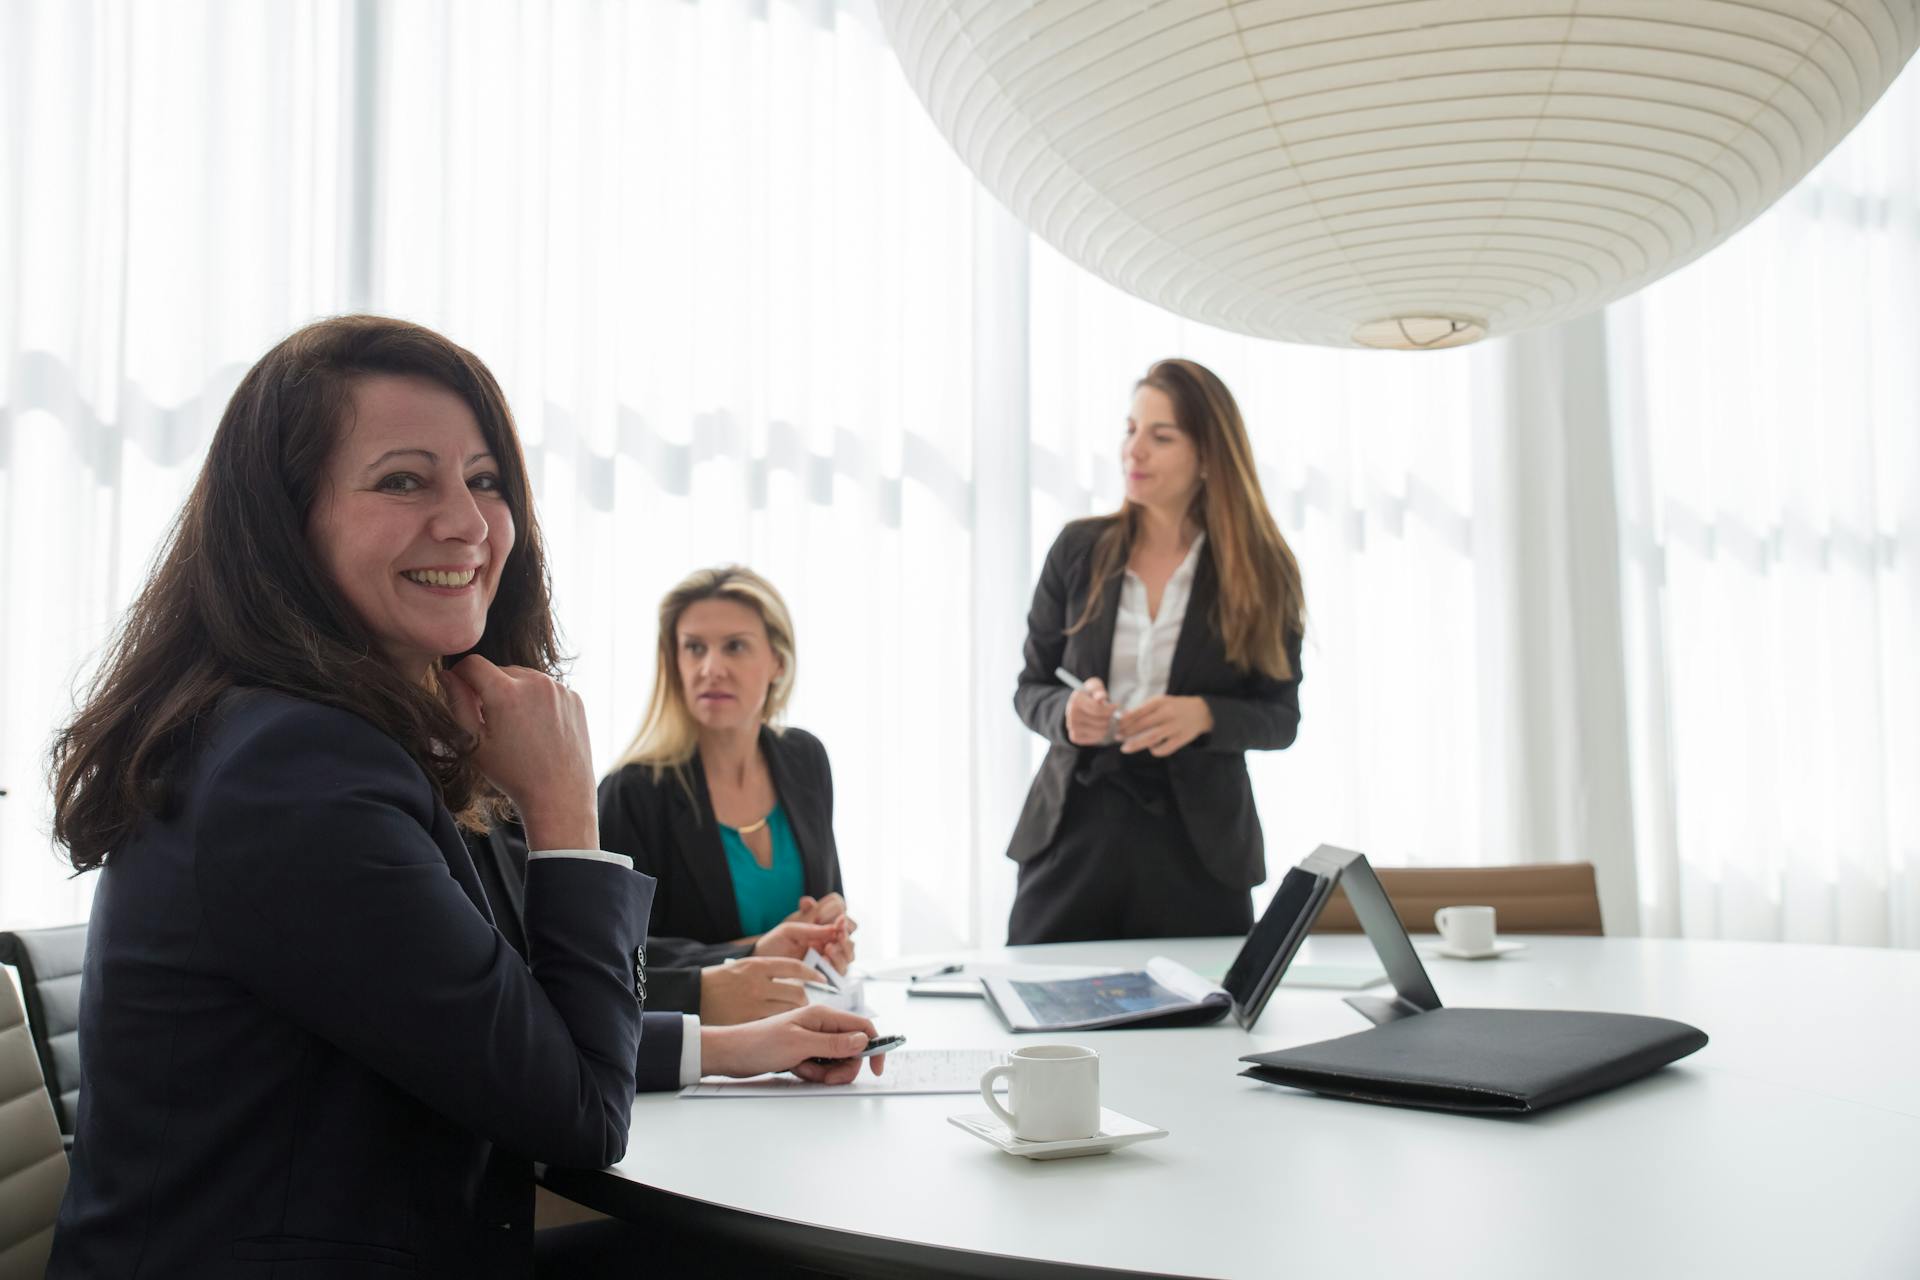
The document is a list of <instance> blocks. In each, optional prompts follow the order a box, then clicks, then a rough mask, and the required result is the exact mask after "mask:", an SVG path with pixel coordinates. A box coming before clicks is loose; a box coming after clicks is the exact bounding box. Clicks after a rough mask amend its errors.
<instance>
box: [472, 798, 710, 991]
mask: <svg viewBox="0 0 1920 1280" xmlns="http://www.w3.org/2000/svg"><path fill="white" fill-rule="evenodd" d="M460 835H461V838H462V839H464V840H465V841H466V842H467V852H468V853H469V854H471V855H473V865H474V868H475V870H477V871H479V873H480V883H481V884H482V885H484V886H485V887H486V891H487V898H488V899H489V900H490V901H492V902H494V903H497V904H499V905H500V909H499V911H498V912H497V913H496V914H495V916H494V923H495V924H497V925H499V926H500V932H501V933H502V934H503V935H505V937H506V939H507V941H508V942H511V943H512V944H513V946H514V950H516V951H519V952H520V953H521V954H523V955H524V954H525V953H526V946H527V944H526V934H525V933H524V931H523V930H524V926H523V924H522V923H521V922H522V921H523V920H524V919H525V917H526V911H527V893H526V883H527V833H526V832H525V831H524V830H522V829H521V827H520V824H519V823H517V822H496V823H493V824H492V825H490V826H489V827H488V828H487V829H486V830H485V831H462V832H461V833H460ZM652 947H653V940H652V939H651V938H649V939H648V940H647V947H646V949H644V950H643V951H642V959H641V974H640V976H641V990H642V991H643V993H644V995H645V1003H646V1006H647V1008H649V1009H651V1010H653V1011H654V1012H656V1013H665V1012H669V1011H671V1012H674V1013H695V1014H697V1013H699V1012H700V968H699V966H698V965H687V966H678V965H676V966H668V967H663V965H662V962H661V960H660V959H659V957H657V956H655V955H654V954H653V952H652ZM669 950H671V948H670V947H669ZM735 950H736V951H737V950H739V949H738V948H735Z"/></svg>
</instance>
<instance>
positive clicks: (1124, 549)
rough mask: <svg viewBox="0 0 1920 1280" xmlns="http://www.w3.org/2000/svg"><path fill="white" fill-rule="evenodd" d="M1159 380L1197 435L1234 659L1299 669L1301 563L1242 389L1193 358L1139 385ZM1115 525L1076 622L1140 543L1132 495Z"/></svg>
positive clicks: (1221, 626) (1199, 505)
mask: <svg viewBox="0 0 1920 1280" xmlns="http://www.w3.org/2000/svg"><path fill="white" fill-rule="evenodd" d="M1141 387H1153V388H1155V389H1156V390H1158V391H1160V392H1161V393H1163V394H1164V395H1165V396H1166V397H1167V399H1169V400H1171V401H1173V420H1174V425H1175V426H1176V427H1178V428H1179V429H1180V430H1181V431H1182V432H1184V433H1185V434H1186V436H1187V438H1188V439H1190V440H1192V441H1193V446H1194V451H1195V452H1196V453H1197V454H1198V455H1199V458H1200V473H1201V475H1202V476H1203V477H1204V478H1203V479H1202V481H1201V484H1200V491H1199V492H1198V493H1196V494H1195V495H1194V499H1193V508H1192V511H1191V514H1192V516H1193V519H1194V522H1195V523H1196V524H1198V525H1199V526H1200V528H1201V529H1202V531H1204V532H1205V533H1206V535H1207V554H1209V555H1211V556H1212V557H1213V563H1214V569H1215V571H1216V572H1217V574H1218V575H1219V581H1220V591H1219V595H1218V596H1217V598H1216V600H1215V602H1214V613H1213V622H1214V627H1215V629H1216V630H1218V631H1219V633H1220V639H1221V641H1222V643H1223V645H1224V647H1225V649H1226V653H1227V661H1228V662H1229V663H1231V664H1232V665H1233V666H1235V667H1238V668H1239V669H1240V670H1242V671H1259V672H1261V673H1262V674H1264V675H1267V676H1271V677H1273V678H1274V679H1276V680H1288V679H1291V678H1292V677H1293V662H1292V660H1291V659H1290V658H1289V657H1288V656H1287V643H1288V640H1289V638H1290V637H1294V636H1301V635H1304V634H1305V633H1306V617H1307V603H1306V596H1305V595H1304V593H1303V591H1302V588H1301V585H1300V563H1299V561H1297V560H1295V559H1294V557H1293V549H1292V548H1291V547H1289V546H1288V545H1287V540H1286V539H1285V538H1283V537H1281V536H1280V526H1279V525H1277V524H1275V523H1274V520H1273V513H1272V512H1270V511H1269V510H1267V499H1266V496H1265V495H1264V494H1262V493H1261V491H1260V474H1259V472H1258V470H1257V469H1256V468H1255V466H1254V462H1253V445H1252V444H1251V443H1250V442H1249V441H1248V439H1247V424H1246V423H1245V421H1243V420H1242V419H1241V417H1240V406H1239V405H1237V404H1235V403H1234V399H1233V393H1232V392H1230V391H1228V390H1227V384H1226V383H1224V382H1222V381H1220V379H1219V378H1218V377H1216V376H1215V375H1214V373H1213V371H1212V370H1210V369H1208V368H1207V367H1206V366H1204V365H1201V364H1196V363H1195V362H1194V361H1192V360H1162V361H1160V362H1159V363H1158V364H1156V365H1154V366H1153V367H1152V368H1151V369H1148V370H1147V376H1146V377H1144V378H1142V379H1140V381H1139V382H1137V383H1135V384H1134V390H1136V391H1137V390H1139V389H1140V388H1141ZM1105 519H1106V521H1107V522H1108V524H1107V528H1106V529H1105V531H1103V532H1102V533H1101V535H1100V538H1099V540H1098V541H1097V542H1095V543H1094V548H1093V582H1092V586H1091V588H1090V589H1089V590H1088V592H1087V604H1086V608H1085V609H1083V610H1081V613H1080V617H1079V619H1078V620H1077V621H1076V622H1075V623H1074V624H1073V627H1072V629H1073V630H1074V631H1078V630H1079V629H1080V628H1082V627H1084V626H1086V625H1087V624H1088V623H1090V622H1091V621H1092V620H1093V618H1094V616H1095V615H1096V614H1097V613H1098V612H1099V610H1100V600H1101V597H1102V596H1104V595H1105V594H1106V591H1107V586H1108V583H1109V582H1111V581H1112V580H1114V579H1115V578H1118V577H1119V576H1120V571H1121V570H1122V568H1124V567H1125V565H1126V563H1127V557H1128V556H1129V555H1131V554H1132V552H1133V539H1134V536H1135V534H1136V533H1137V531H1138V529H1139V523H1140V511H1139V508H1138V507H1137V506H1136V505H1135V504H1134V503H1131V502H1125V503H1122V504H1121V507H1120V510H1119V511H1117V512H1115V513H1114V514H1113V515H1111V516H1107V517H1105Z"/></svg>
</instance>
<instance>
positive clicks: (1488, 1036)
mask: <svg viewBox="0 0 1920 1280" xmlns="http://www.w3.org/2000/svg"><path fill="white" fill-rule="evenodd" d="M1706 1042H1707V1037H1706V1034H1705V1033H1704V1032H1702V1031H1700V1030H1699V1029H1697V1028H1695V1027H1690V1026H1688V1025H1687V1024H1686V1023H1684V1022H1673V1021H1670V1020H1668V1019H1666V1018H1648V1017H1642V1016H1640V1015H1637V1014H1627V1013H1579V1012H1571V1011H1563V1010H1557V1009H1451V1008H1441V1009H1429V1010H1427V1011H1425V1012H1423V1013H1420V1014H1418V1015H1416V1016H1413V1017H1406V1018H1400V1019H1397V1020H1395V1021H1392V1022H1388V1023H1386V1024H1384V1025H1382V1026H1377V1027H1373V1028H1370V1029H1369V1030H1366V1031H1360V1032H1356V1033H1354V1034H1353V1035H1350V1036H1341V1037H1340V1038H1338V1039H1336V1040H1322V1041H1320V1042H1319V1043H1318V1044H1308V1045H1301V1046H1300V1047H1298V1048H1295V1049H1281V1050H1278V1051H1276V1052H1273V1053H1258V1054H1253V1055H1251V1056H1249V1057H1245V1058H1242V1059H1241V1061H1242V1062H1247V1063H1251V1064H1252V1065H1251V1066H1249V1067H1248V1068H1247V1069H1246V1070H1245V1071H1243V1072H1241V1073H1240V1074H1241V1075H1244V1076H1251V1077H1252V1078H1254V1079H1255V1080H1261V1081H1264V1082H1265V1083H1267V1084H1279V1085H1290V1086H1292V1087H1293V1088H1296V1089H1306V1090H1309V1091H1311V1092H1313V1093H1323V1094H1328V1095H1330V1096H1333V1097H1337V1098H1352V1099H1354V1100H1356V1101H1359V1102H1384V1103H1391V1104H1393V1105H1395V1106H1402V1107H1428V1108H1432V1109H1434V1110H1439V1111H1469V1112H1479V1113H1490V1114H1496V1115H1498V1114H1514V1115H1518V1114H1524V1113H1527V1112H1533V1111H1542V1110H1545V1109H1546V1108H1548V1107H1551V1106H1554V1105H1555V1104H1557V1103H1561V1102H1566V1101H1568V1100H1570V1099H1573V1098H1579V1097H1584V1096H1585V1095H1587V1094H1590V1093H1598V1092H1600V1091H1601V1090H1602V1089H1611V1088H1613V1087H1614V1086H1615V1085H1618V1084H1625V1083H1626V1082H1627V1081H1629V1080H1636V1079H1638V1078H1639V1077H1641V1076H1644V1075H1646V1074H1647V1073H1648V1072H1651V1071H1657V1070H1658V1069H1660V1068H1661V1067H1664V1066H1665V1065H1666V1064H1667V1063H1669V1062H1672V1061H1674V1060H1675V1059H1676V1058H1684V1057H1686V1056H1687V1055H1688V1054H1690V1053H1692V1052H1693V1051H1694V1050H1696V1049H1698V1048H1700V1047H1701V1046H1702V1045H1704V1044H1706Z"/></svg>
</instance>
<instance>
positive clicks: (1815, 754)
mask: <svg viewBox="0 0 1920 1280" xmlns="http://www.w3.org/2000/svg"><path fill="white" fill-rule="evenodd" d="M1917 127H1920V80H1917V79H1916V78H1915V77H1914V76H1913V75H1911V74H1909V75H1907V76H1906V77H1904V78H1903V79H1902V80H1901V81H1900V82H1899V83H1897V84H1896V85H1895V87H1894V89H1893V90H1892V91H1891V92H1890V93H1889V94H1888V95H1887V97H1886V99H1885V100H1884V101H1883V102H1882V103H1881V104H1880V106H1879V107H1878V108H1876V109H1875V111H1874V112H1873V113H1872V114H1871V115H1870V116H1869V117H1868V118H1867V120H1866V121H1865V122H1864V123H1863V124H1862V125H1861V127H1860V128H1859V129H1858V130H1857V131H1856V133H1855V134H1854V136H1852V137H1851V138H1849V139H1848V140H1847V141H1846V142H1845V143H1844V144H1843V145H1842V146H1841V148H1840V149H1839V150H1838V151H1836V152H1835V153H1834V155H1833V156H1832V157H1831V158H1829V159H1828V160H1827V161H1826V162H1825V163H1824V164H1822V165H1821V166H1820V167H1819V168H1818V169H1816V170H1815V171H1814V172H1813V173H1812V174H1811V175H1809V177H1808V179H1807V181H1806V182H1805V183H1804V184H1802V186H1801V187H1800V188H1799V189H1798V190H1796V191H1795V192H1793V193H1792V194H1791V195H1789V196H1788V197H1787V199H1785V200H1784V201H1782V203H1781V204H1780V205H1779V207H1777V208H1776V209H1774V210H1773V211H1772V212H1770V213H1768V214H1767V215H1766V216H1765V217H1763V218H1762V219H1761V220H1760V221H1758V222H1756V223H1755V224H1754V225H1753V226H1752V227H1751V228H1749V229H1748V230H1747V231H1745V232H1744V233H1742V234H1741V235H1740V236H1739V237H1738V238H1736V239H1735V240H1733V241H1732V242H1730V243H1729V244H1728V245H1727V246H1725V247H1724V248H1723V249H1722V250H1720V251H1719V252H1718V253H1716V254H1714V255H1713V256H1711V257H1709V258H1707V259H1705V260H1703V261H1701V262H1699V263H1697V264H1695V265H1694V266H1692V267H1689V268H1688V269H1687V270H1685V271H1683V272H1681V273H1680V274H1678V275H1676V276H1675V277H1674V278H1673V279H1671V280H1669V281H1666V282H1663V283H1662V284H1660V285H1657V286H1655V287H1654V288H1653V289H1650V290H1648V291H1647V293H1645V294H1644V295H1642V296H1641V297H1640V298H1637V299H1635V300H1633V301H1632V302H1631V303H1629V304H1626V305H1624V306H1621V307H1618V308H1616V309H1615V312H1614V314H1613V327H1614V334H1615V337H1616V340H1617V341H1618V342H1619V343H1621V344H1623V345H1624V346H1626V348H1627V351H1628V354H1627V356H1626V358H1624V359H1622V360H1621V361H1620V362H1619V363H1618V364H1617V366H1616V369H1615V376H1616V385H1617V387H1619V388H1620V394H1618V395H1617V396H1616V400H1617V401H1619V402H1620V404H1619V414H1618V432H1617V435H1618V440H1619V444H1620V449H1621V458H1622V466H1621V475H1622V479H1623V492H1624V493H1625V494H1626V495H1627V497H1628V504H1627V506H1626V509H1625V519H1624V521H1623V526H1622V546H1623V550H1624V552H1625V559H1626V562H1627V563H1628V565H1629V566H1630V570H1629V591H1628V594H1627V603H1628V611H1629V646H1628V647H1629V652H1630V653H1631V654H1632V655H1633V656H1634V686H1635V687H1634V696H1633V709H1634V713H1635V724H1634V755H1635V759H1636V761H1637V763H1638V766H1639V773H1638V777H1637V779H1636V794H1637V797H1638V801H1637V806H1636V807H1637V824H1636V825H1637V835H1636V840H1635V843H1636V845H1637V848H1638V856H1639V860H1640V864H1641V882H1642V885H1643V894H1644V898H1645V900H1644V917H1645V921H1646V924H1647V927H1648V928H1649V929H1651V930H1653V931H1657V932H1661V933H1672V934H1684V935H1687V936H1706V937H1733V938H1780V939H1788V940H1793V941H1807V942H1842V943H1889V942H1890V943H1893V944H1896V945H1901V946H1914V945H1920V786H1916V785H1915V779H1917V778H1920V738H1916V728H1915V726H1916V724H1920V680H1917V679H1916V677H1915V673H1914V655H1915V654H1917V653H1920V443H1917V442H1920V362H1916V360H1915V357H1914V353H1915V350H1916V342H1920V337H1917V336H1916V335H1920V145H1916V142H1915V135H1916V129H1917Z"/></svg>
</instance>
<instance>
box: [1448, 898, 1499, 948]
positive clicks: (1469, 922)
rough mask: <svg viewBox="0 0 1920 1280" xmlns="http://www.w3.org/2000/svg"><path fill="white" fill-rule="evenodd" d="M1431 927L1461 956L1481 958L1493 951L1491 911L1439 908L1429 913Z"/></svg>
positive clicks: (1485, 908)
mask: <svg viewBox="0 0 1920 1280" xmlns="http://www.w3.org/2000/svg"><path fill="white" fill-rule="evenodd" d="M1433 927H1434V928H1435V929H1437V930H1439V932H1440V940H1441V941H1442V942H1444V943H1446V944H1447V947H1448V948H1449V949H1450V950H1453V951H1457V952H1459V953H1460V954H1461V955H1467V956H1483V955H1486V954H1488V953H1489V952H1491V951H1492V950H1493V949H1494V947H1493V939H1494V931H1493V908H1492V907H1442V908H1440V909H1439V910H1438V911H1436V912H1434V913H1433Z"/></svg>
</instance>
